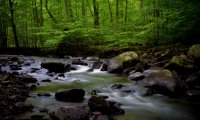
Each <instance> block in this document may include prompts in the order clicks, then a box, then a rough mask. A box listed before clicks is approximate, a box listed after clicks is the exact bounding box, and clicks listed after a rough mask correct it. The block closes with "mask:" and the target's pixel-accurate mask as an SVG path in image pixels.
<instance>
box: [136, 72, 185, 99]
mask: <svg viewBox="0 0 200 120" xmlns="http://www.w3.org/2000/svg"><path fill="white" fill-rule="evenodd" d="M143 74H144V75H145V78H144V79H143V80H140V81H138V84H139V85H142V86H145V87H149V88H153V89H154V90H155V91H156V92H157V93H161V94H165V95H169V96H174V95H179V94H183V93H184V90H185V86H184V84H183V82H182V81H181V80H180V79H179V78H178V76H177V74H175V73H173V72H171V71H169V70H167V69H150V70H146V71H144V73H143Z"/></svg>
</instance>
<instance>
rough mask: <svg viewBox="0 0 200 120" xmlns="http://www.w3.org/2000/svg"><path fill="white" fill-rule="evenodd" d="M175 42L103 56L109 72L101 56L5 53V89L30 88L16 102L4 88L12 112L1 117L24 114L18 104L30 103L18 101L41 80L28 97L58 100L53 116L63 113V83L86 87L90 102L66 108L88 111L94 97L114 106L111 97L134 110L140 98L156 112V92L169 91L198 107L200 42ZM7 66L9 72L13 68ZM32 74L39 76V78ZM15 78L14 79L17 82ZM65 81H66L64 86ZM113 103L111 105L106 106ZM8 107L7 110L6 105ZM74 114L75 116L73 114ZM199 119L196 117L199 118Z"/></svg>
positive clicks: (68, 85) (3, 69)
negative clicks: (58, 94) (36, 56)
mask: <svg viewBox="0 0 200 120" xmlns="http://www.w3.org/2000/svg"><path fill="white" fill-rule="evenodd" d="M174 47H175V46H168V47H166V46H165V48H164V47H158V48H152V49H148V50H146V51H142V50H140V49H138V50H139V51H136V52H133V51H132V52H127V53H123V54H121V55H119V56H116V57H114V58H111V59H108V60H106V61H104V62H103V61H102V62H103V66H102V67H101V70H102V71H105V72H101V71H100V68H99V67H100V66H101V65H100V66H99V59H98V58H97V57H87V58H85V57H71V56H66V57H65V58H64V59H57V58H42V59H41V58H39V60H38V61H36V60H35V59H33V58H30V57H25V56H13V55H8V56H5V55H4V56H1V60H0V61H1V70H2V71H4V72H1V73H2V74H1V76H2V77H1V78H2V80H1V81H3V82H1V84H2V85H1V86H3V87H2V88H1V89H2V91H5V89H6V90H9V89H7V88H10V87H11V88H10V90H11V92H12V90H13V89H20V90H24V89H26V90H27V91H26V92H25V93H26V94H28V95H27V96H23V98H24V99H22V100H20V99H19V101H16V102H13V103H9V102H7V99H9V98H10V95H7V94H5V93H4V94H2V96H7V97H2V96H1V99H2V102H1V103H2V104H4V101H6V103H7V104H6V106H8V108H9V109H8V111H10V114H9V115H7V113H5V112H2V113H3V114H2V119H3V118H5V119H7V118H6V117H7V116H10V115H11V116H12V117H13V119H15V118H14V117H15V115H16V113H20V112H17V111H16V113H15V110H16V106H20V107H21V105H22V104H23V106H27V105H26V104H25V103H18V102H23V101H24V100H25V99H26V98H27V97H28V96H29V92H30V90H32V89H33V88H36V87H37V86H38V85H37V84H36V82H37V83H39V84H41V85H40V86H39V90H38V92H37V94H36V95H30V96H31V97H29V98H31V99H33V101H35V100H36V99H39V100H40V99H41V101H40V102H42V100H46V99H48V100H49V101H51V102H52V101H53V102H55V103H56V104H55V105H54V117H55V116H57V115H58V114H57V113H60V112H61V111H60V110H59V109H56V108H55V106H57V104H58V103H57V101H55V100H54V99H55V98H56V96H55V95H56V92H58V91H57V90H59V89H63V88H65V89H68V90H69V89H70V90H73V89H74V88H75V89H77V88H80V87H81V89H83V90H84V91H85V96H84V101H83V103H84V104H86V107H84V108H82V107H83V106H82V107H81V108H80V106H79V107H78V108H77V106H75V107H65V108H63V109H66V110H72V111H73V110H77V109H78V110H83V111H85V112H86V111H87V109H86V108H88V106H87V104H89V101H90V100H93V99H95V102H97V101H99V100H100V101H102V102H103V103H105V104H103V105H106V106H104V107H107V108H109V109H111V108H110V107H109V106H112V105H113V103H112V102H111V103H110V102H109V101H110V100H114V103H116V104H117V108H120V110H121V106H122V108H126V107H128V106H131V108H129V109H133V108H134V107H136V106H137V104H136V103H138V104H139V106H137V107H139V108H140V109H141V108H142V109H144V108H143V107H145V106H146V107H147V108H148V109H155V108H156V109H157V110H156V111H157V112H158V111H159V110H160V109H159V108H158V106H161V105H163V103H162V102H161V103H159V102H160V101H159V102H157V104H155V101H154V97H155V98H156V96H157V95H164V98H165V96H169V99H170V98H181V99H182V98H184V99H185V100H188V101H189V103H190V102H191V103H192V104H195V105H197V106H198V105H199V82H198V78H199V72H198V71H199V64H198V52H197V51H198V49H199V47H198V45H196V46H193V47H191V48H184V47H183V48H182V49H179V48H174ZM173 48H174V49H173ZM153 56H154V57H153ZM94 63H95V64H94ZM100 64H101V62H100ZM55 66H56V67H55ZM79 69H80V71H79ZM97 70H98V72H97ZM5 71H8V72H9V73H7V72H5ZM95 72H96V73H95ZM109 73H112V74H109ZM122 74H124V75H125V76H127V78H121V77H120V76H121V75H122ZM115 75H116V76H115ZM4 76H11V77H4ZM31 76H33V77H35V78H36V79H35V78H33V77H31ZM4 78H6V79H4ZM27 78H28V79H27ZM112 79H113V80H112ZM118 79H119V81H118ZM127 79H129V80H127ZM27 80H28V81H27ZM7 81H9V82H7ZM10 81H14V85H13V83H12V82H10ZM19 81H21V82H20V84H19V83H18V82H19ZM127 81H128V82H127ZM15 82H17V83H15ZM123 82H124V83H129V84H128V85H127V84H123ZM11 83H12V84H11ZM21 83H22V84H21ZM29 83H34V84H29ZM130 83H131V84H130ZM18 84H19V85H18ZM61 84H63V85H62V86H59V85H61ZM52 85H54V86H55V85H58V86H56V89H55V90H52V92H53V93H52V92H51V93H48V90H47V89H46V88H49V89H50V88H51V86H52ZM22 86H25V87H24V88H22ZM45 87H46V88H45ZM138 87H139V88H140V87H141V88H142V90H143V92H142V93H140V92H139V91H140V90H138ZM4 88H5V89H4ZM21 88H22V89H21ZM20 90H19V91H20ZM45 90H47V91H45ZM91 90H95V91H96V93H90V91H91ZM17 91H18V90H17ZM45 92H47V93H45ZM65 92H69V91H65ZM93 92H94V91H93ZM6 93H7V92H6ZM16 94H19V93H16V92H13V93H12V94H11V96H13V95H14V96H15V97H16ZM78 94H79V93H78ZM78 94H77V95H78ZM81 94H82V92H81ZM90 94H92V95H90ZM95 94H97V96H99V95H103V97H105V99H106V98H108V100H107V99H106V100H103V99H102V98H93V99H92V96H93V95H95ZM19 95H21V94H19ZM41 96H42V97H41ZM48 96H51V97H49V98H46V97H48ZM147 96H148V97H147ZM82 97H83V96H82ZM82 97H81V99H82ZM151 97H153V99H151ZM11 98H12V97H11ZM90 98H91V99H90ZM50 99H52V100H50ZM59 99H60V98H59ZM62 99H66V98H61V100H62ZM96 99H97V100H96ZM158 99H163V97H158ZM67 100H68V98H67ZM130 100H131V101H130ZM148 100H150V101H148ZM151 100H152V102H151ZM141 101H142V102H141ZM147 101H148V102H147ZM118 102H119V103H121V102H122V105H121V104H118ZM134 102H136V103H134ZM48 103H49V102H47V103H46V104H45V105H46V106H51V104H50V103H49V104H48ZM64 103H66V102H64ZM83 103H80V104H81V105H83ZM37 104H41V103H37ZM37 104H36V106H37ZM43 104H44V103H43ZM59 104H60V103H59ZM67 104H68V106H69V105H72V103H68V102H67ZM80 104H79V103H77V104H76V105H80ZM108 104H110V105H109V106H107V105H108ZM149 104H151V105H152V106H148V105H149ZM61 105H62V106H64V104H61ZM73 105H74V103H73ZM96 105H98V102H97V103H95V105H92V107H96ZM34 106H35V105H34ZM62 106H60V105H58V106H57V107H62ZM90 107H91V106H90ZM115 107H116V106H115ZM5 108H6V107H5ZM10 108H12V109H10ZM22 108H23V110H24V109H28V110H31V109H33V107H32V106H31V105H28V107H27V108H24V107H22ZM37 108H38V107H36V110H37V111H38V109H37ZM39 108H40V107H39ZM13 109H15V110H13ZM20 109H21V108H20ZM60 109H61V108H60ZM90 109H91V108H90ZM168 109H169V111H170V112H171V109H172V108H170V107H169V108H168ZM1 110H2V111H3V110H4V107H2V108H1ZM5 110H7V108H6V109H5ZM18 110H19V109H18ZM21 110H22V109H21ZM93 110H94V111H96V108H95V109H94V108H93ZM97 110H101V109H97ZM126 110H127V109H126ZM145 110H146V109H145ZM13 111H14V112H13ZM147 111H149V110H147ZM169 111H168V112H169ZM47 112H48V111H47V109H45V113H47ZM55 112H56V113H55ZM62 112H63V111H62ZM109 112H110V111H108V112H107V113H106V114H108V113H109ZM129 112H130V111H129V110H128V113H129ZM135 112H136V111H134V112H133V113H132V114H136V113H135ZM164 112H167V111H164ZM48 113H50V112H48ZM86 113H87V117H91V116H88V113H91V112H88V111H87V112H86ZM100 113H102V111H100ZM109 114H110V113H109ZM129 114H130V113H129ZM156 114H157V113H156ZM181 114H182V113H181ZM45 115H48V114H45ZM59 115H60V114H59ZM70 115H73V113H72V114H70ZM84 115H86V114H84ZM136 116H137V114H136ZM139 116H140V115H139ZM158 116H159V115H158ZM32 117H33V118H34V117H40V119H43V118H42V117H44V116H37V115H36V116H35V115H33V116H32ZM51 117H52V116H51ZM57 117H61V116H57ZM179 117H181V116H179ZM129 118H131V117H129ZM159 118H161V119H162V120H165V118H164V117H163V116H162V117H161V116H160V117H159ZM166 118H168V117H166ZM181 118H183V117H181ZM48 119H49V118H48ZM110 119H113V118H110ZM172 119H173V120H179V119H176V118H174V117H172ZM194 120H196V119H195V118H194Z"/></svg>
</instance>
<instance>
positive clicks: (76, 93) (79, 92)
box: [55, 89, 85, 102]
mask: <svg viewBox="0 0 200 120" xmlns="http://www.w3.org/2000/svg"><path fill="white" fill-rule="evenodd" d="M84 95H85V91H84V90H83V89H66V90H60V91H58V92H56V93H55V97H56V100H58V101H69V102H81V101H83V99H84Z"/></svg>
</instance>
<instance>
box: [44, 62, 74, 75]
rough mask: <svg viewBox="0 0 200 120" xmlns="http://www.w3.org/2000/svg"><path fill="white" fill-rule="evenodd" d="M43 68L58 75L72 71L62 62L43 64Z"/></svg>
mask: <svg viewBox="0 0 200 120" xmlns="http://www.w3.org/2000/svg"><path fill="white" fill-rule="evenodd" d="M41 67H43V68H46V69H48V70H49V72H56V73H64V72H66V71H70V69H71V66H70V65H65V64H64V63H60V62H42V63H41Z"/></svg>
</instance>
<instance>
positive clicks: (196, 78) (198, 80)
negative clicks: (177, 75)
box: [186, 71, 200, 88]
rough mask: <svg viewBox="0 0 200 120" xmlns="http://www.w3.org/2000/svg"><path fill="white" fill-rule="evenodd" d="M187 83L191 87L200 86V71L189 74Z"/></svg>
mask: <svg viewBox="0 0 200 120" xmlns="http://www.w3.org/2000/svg"><path fill="white" fill-rule="evenodd" d="M186 83H187V85H188V87H189V88H200V71H199V72H196V73H193V74H191V75H189V77H188V78H187V79H186Z"/></svg>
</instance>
